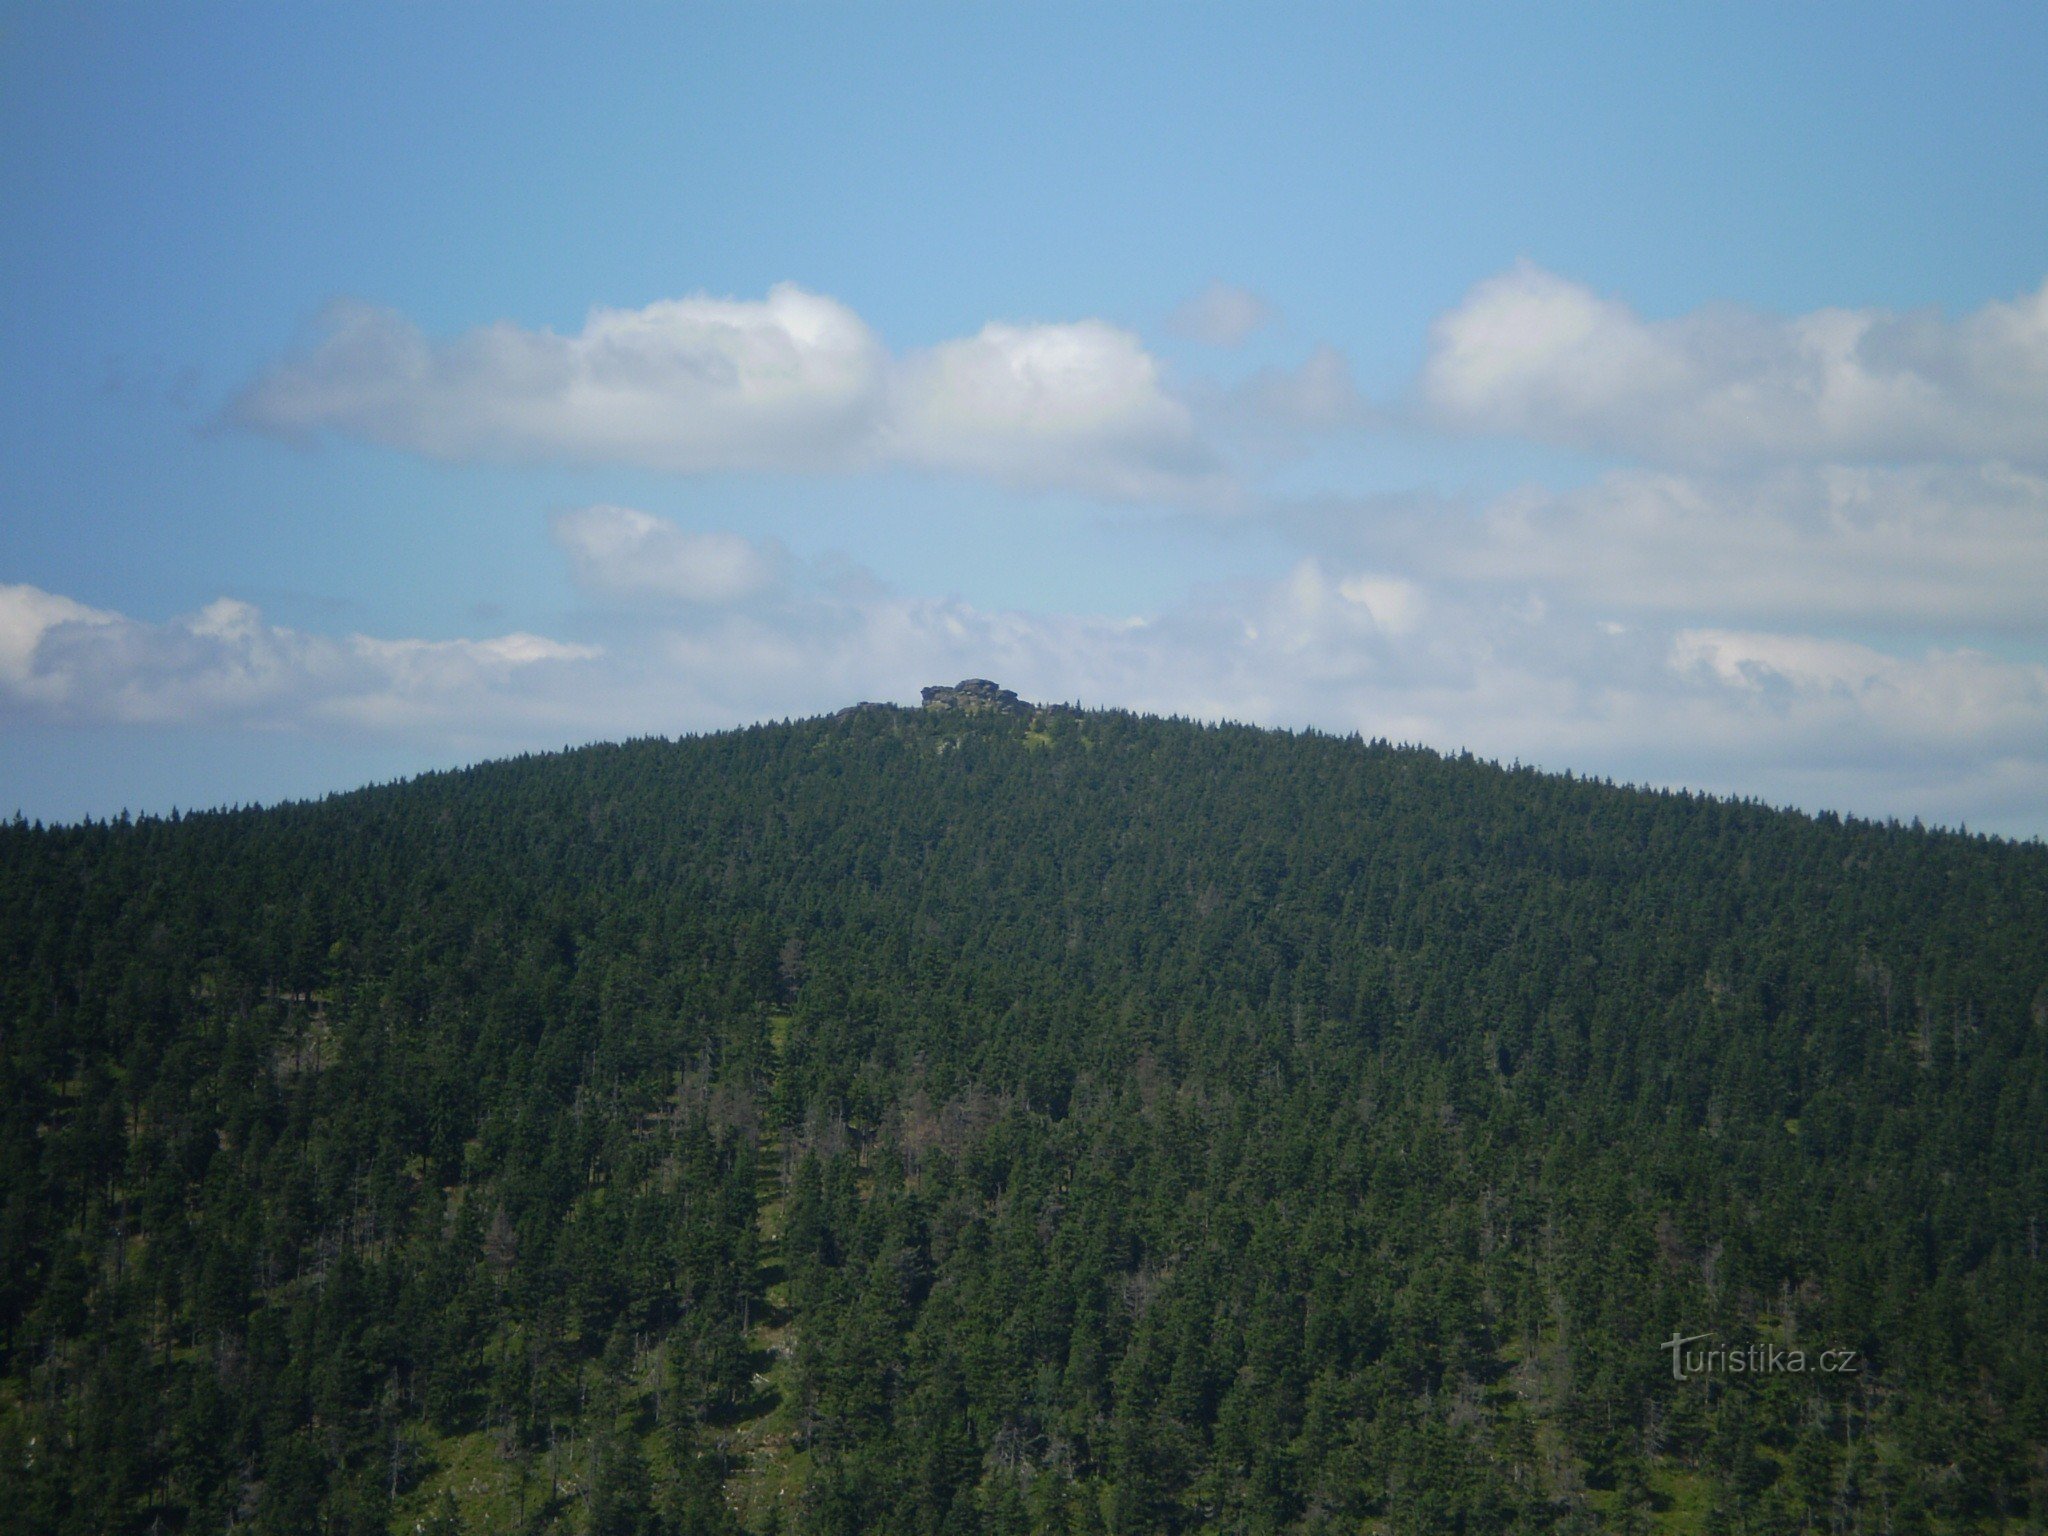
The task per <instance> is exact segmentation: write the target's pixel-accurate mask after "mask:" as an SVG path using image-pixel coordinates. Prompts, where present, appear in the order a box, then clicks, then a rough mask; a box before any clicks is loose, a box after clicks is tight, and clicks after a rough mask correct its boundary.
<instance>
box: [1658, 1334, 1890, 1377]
mask: <svg viewBox="0 0 2048 1536" xmlns="http://www.w3.org/2000/svg"><path fill="white" fill-rule="evenodd" d="M1712 1338H1713V1335H1712V1334H1711V1333H1679V1332H1677V1331H1675V1330H1674V1331H1673V1333H1672V1335H1671V1337H1670V1338H1668V1339H1666V1340H1665V1341H1664V1342H1663V1343H1662V1344H1659V1345H1658V1346H1657V1347H1658V1348H1659V1349H1668V1350H1670V1351H1671V1379H1672V1380H1673V1381H1690V1380H1692V1379H1693V1378H1694V1377H1695V1376H1778V1375H1797V1374H1799V1373H1801V1372H1804V1371H1811V1370H1818V1371H1820V1372H1822V1373H1824V1374H1826V1375H1829V1376H1854V1375H1856V1374H1857V1373H1858V1372H1859V1371H1860V1370H1861V1367H1860V1366H1859V1365H1858V1364H1857V1360H1856V1351H1855V1350H1853V1349H1823V1350H1821V1351H1819V1352H1818V1353H1817V1354H1812V1355H1809V1354H1808V1353H1807V1352H1806V1351H1805V1350H1803V1349H1788V1348H1784V1347H1782V1346H1780V1345H1777V1344H1750V1345H1747V1346H1745V1347H1743V1348H1739V1349H1718V1348H1711V1347H1710V1348H1702V1349H1693V1348H1691V1347H1690V1346H1692V1345H1694V1344H1705V1343H1706V1342H1707V1341H1708V1340H1710V1339H1712Z"/></svg>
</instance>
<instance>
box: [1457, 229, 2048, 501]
mask: <svg viewBox="0 0 2048 1536" xmlns="http://www.w3.org/2000/svg"><path fill="white" fill-rule="evenodd" d="M1418 393H1419V395H1420V398H1421V401H1422V403H1423V405H1424V407H1425V408H1426V410H1427V411H1428V413H1429V414H1430V415H1431V416H1432V417H1433V418H1434V419H1435V420H1436V421H1438V422H1440V423H1442V424H1444V425H1446V426H1449V427H1452V428H1455V429H1458V430H1462V431H1469V432H1481V433H1490V434H1501V435H1507V436H1516V437H1526V438H1532V439H1535V440H1537V441H1541V442H1546V443H1556V444H1562V445H1565V446H1570V447H1575V448H1587V449H1593V450H1597V451H1603V452H1614V453H1620V454H1625V455H1629V456H1632V457H1641V458H1646V459H1654V460H1661V461H1666V462H1693V463H1697V462H1726V461H1754V460H1762V459H1837V460H1856V461H1909V460H1915V459H1947V458H1971V457H1990V458H2003V459H2011V460H2016V461H2024V462H2040V461H2042V460H2044V459H2048V285H2044V286H2043V287H2042V288H2040V289H2038V290H2036V291H2035V292H2034V293H2031V294H2027V295H2024V296H2022V297H2020V298H2018V299H2016V300H2013V301H2012V302H2009V303H1991V304H1987V305H1985V306H1984V307H1983V308H1981V309H1978V310H1976V311H1974V312H1972V313H1970V314H1967V315H1965V316H1963V317H1961V318H1960V319H1954V320H1950V319H1946V318H1944V317H1942V316H1940V315H1937V314H1932V313H1920V312H1915V313H1906V314H1901V313H1895V312H1892V311H1889V310H1878V309H1824V310H1816V311H1814V312H1813V313H1811V314H1805V315H1797V316H1793V317H1791V318H1780V317H1776V316H1771V315H1766V314H1761V313H1758V312H1756V311H1753V310H1747V309H1742V308H1738V307H1735V306H1720V307H1715V308H1708V309H1702V310H1698V311H1695V312H1694V313H1691V314H1688V315H1683V316H1680V317H1678V318H1676V319H1671V320H1647V319H1645V318H1643V317H1642V316H1641V315H1639V314H1637V313H1636V312H1635V311H1634V310H1633V309H1631V308H1630V307H1629V306H1628V305H1626V304H1625V303H1622V302H1621V301H1619V300H1616V299H1612V298H1608V297H1604V296H1602V295H1600V294H1597V293H1595V292H1593V291H1592V290H1591V289H1589V288H1587V287H1585V286H1583V285H1582V284H1579V283H1575V282H1572V281H1570V280H1568V279H1566V278H1563V277H1559V276H1557V275H1556V274H1554V273H1550V272H1546V271H1544V270H1543V269H1542V268H1540V267H1536V266H1533V265H1530V264H1527V263H1524V264H1522V265H1520V266H1517V267H1515V268H1514V269H1513V270H1511V271H1508V272H1505V273H1503V274H1501V275H1499V276H1497V277H1493V278H1489V279H1488V280H1486V281H1485V282H1483V283H1481V284H1479V286H1478V287H1476V288H1475V289H1473V290H1472V292H1471V293H1470V294H1469V295H1467V297H1466V298H1465V300H1464V302H1463V303H1461V304H1460V305H1459V306H1458V307H1457V308H1456V309H1454V310H1453V311H1451V312H1450V313H1449V314H1447V315H1445V316H1443V317H1442V318H1441V319H1439V320H1438V321H1437V322H1436V324H1435V326H1434V327H1433V328H1432V330H1431V335H1430V349H1429V355H1428V359H1427V361H1426V363H1425V365H1424V367H1423V370H1422V374H1421V377H1420V379H1419V381H1418Z"/></svg>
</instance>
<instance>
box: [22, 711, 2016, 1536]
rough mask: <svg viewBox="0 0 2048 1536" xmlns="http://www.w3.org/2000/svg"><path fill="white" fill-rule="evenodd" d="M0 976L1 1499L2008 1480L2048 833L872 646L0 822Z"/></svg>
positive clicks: (723, 1498) (600, 1501) (99, 1506)
mask: <svg viewBox="0 0 2048 1536" xmlns="http://www.w3.org/2000/svg"><path fill="white" fill-rule="evenodd" d="M0 1029H4V1031H5V1033H4V1036H0V1077H4V1093H0V1105H4V1116H5V1118H4V1126H0V1138H4V1139H0V1169H4V1178H5V1181H6V1182H5V1186H4V1191H0V1251H4V1253H5V1254H6V1256H7V1262H6V1264H5V1266H4V1272H0V1340H4V1346H5V1351H6V1353H5V1358H4V1365H0V1372H4V1377H5V1380H4V1383H0V1499H4V1500H5V1503H6V1507H8V1508H10V1509H11V1510H15V1511H19V1512H20V1518H21V1519H22V1520H23V1521H24V1528H26V1529H53V1530H79V1531H98V1530H118V1529H134V1530H146V1529H150V1528H151V1527H152V1523H153V1522H158V1523H160V1526H161V1527H162V1528H181V1527H182V1528H187V1529H195V1530H197V1529H209V1530H210V1529H221V1528H226V1527H228V1526H230V1525H240V1524H253V1525H255V1526H256V1527H257V1528H258V1529H263V1530H275V1531H293V1532H297V1531H307V1530H316V1529H317V1530H351V1531H356V1530H360V1531H371V1530H385V1529H394V1530H395V1529H408V1530H410V1529H414V1528H416V1527H417V1526H418V1525H419V1524H420V1523H421V1522H427V1523H428V1524H429V1525H431V1524H432V1522H435V1521H439V1522H442V1523H443V1525H450V1524H466V1525H467V1527H468V1528H470V1529H474V1530H482V1529H507V1528H520V1527H528V1528H533V1529H551V1528H552V1529H563V1530H585V1529H588V1530H592V1531H603V1532H611V1531H633V1530H652V1529H681V1530H690V1531H708V1530H720V1529H733V1528H735V1527H736V1526H738V1525H740V1524H744V1525H745V1526H746V1527H747V1528H749V1529H754V1530H767V1529H771V1528H773V1529H783V1530H800V1531H806V1532H810V1531H816V1532H827V1531H903V1532H924V1531H931V1532H939V1531H953V1530H975V1529H986V1530H991V1531H1006V1532H1007V1531H1019V1532H1023V1531H1069V1530H1071V1531H1093V1530H1110V1531H1116V1532H1126V1531H1130V1532H1136V1531H1160V1530H1261V1531H1264V1530H1275V1531H1277V1530H1283V1529H1301V1530H1355V1529H1359V1528H1361V1527H1363V1528H1367V1529H1388V1530H1404V1531H1405V1530H1413V1531H1438V1530H1448V1529H1465V1530H1509V1529H1536V1528H1579V1529H1589V1530H1591V1529H1628V1528H1650V1529H1654V1528H1672V1529H1685V1528H1714V1529H1728V1530H1771V1531H1776V1530H1785V1531H1796V1530H1801V1529H1823V1528H1825V1529H1831V1530H1837V1529H1839V1530H1872V1531H1875V1530H1880V1529H1883V1530H1892V1531H1903V1530H1914V1529H1979V1528H1981V1529H1996V1528H1999V1525H1998V1523H1999V1522H2000V1521H2028V1520H2031V1521H2033V1522H2035V1526H2034V1527H2029V1528H2038V1525H2039V1522H2041V1521H2042V1520H2043V1518H2044V1516H2048V1486H2044V1484H2048V1474H2044V1460H2043V1457H2044V1448H2048V1385H2044V1383H2048V1345H2044V1342H2043V1341H2044V1339H2048V1270H2044V1269H2043V1267H2042V1263H2041V1258H2040V1252H2039V1248H2040V1236H2041V1234H2040V1233H2039V1230H2038V1229H2039V1225H2040V1218H2041V1217H2042V1216H2043V1215H2048V1171H2044V1167H2048V1159H2044V1151H2043V1149H2044V1146H2048V850H2044V849H2042V848H2041V847H2039V846H2038V845H2027V846H2014V845H2008V844H1999V843H1994V842H1988V841H1985V840H1982V839H1971V838H1966V837H1960V836H1953V835H1948V834H1935V833H1926V832H1921V831H1917V830H1907V829H1901V828H1897V827H1880V826H1871V825H1863V824H1854V823H1851V824H1843V823H1841V822H1839V821H1836V820H1834V819H1832V818H1822V819H1819V820H1814V819H1809V818H1806V817H1803V816H1799V815H1794V814H1788V813H1781V812H1775V811H1769V810H1765V809H1762V808H1759V807H1755V806H1748V805H1737V804H1730V803H1727V802H1721V801H1714V800H1707V799H1701V798H1697V797H1685V796H1672V795H1661V794H1650V793H1643V792H1637V791H1630V790H1621V789H1616V788H1613V787H1611V786H1607V785H1603V784H1596V783H1588V782H1584V781H1574V780H1571V779H1568V778H1559V777H1553V776H1545V775H1539V774H1536V773H1533V772H1528V771H1521V770H1503V769H1500V768H1497V767H1493V766H1490V765H1486V764H1482V763H1477V762H1473V761H1471V760H1469V759H1446V758H1441V757H1438V756H1436V755H1435V754H1432V753H1428V752H1424V751H1417V750H1405V749H1395V748H1391V747H1388V746H1385V745H1384V744H1367V743H1362V742H1359V741H1356V740H1339V739H1334V738H1328V737H1320V736H1289V735H1284V734H1278V733H1268V732H1259V731H1253V730H1248V729H1242V728H1235V727H1227V728H1214V727H1202V726H1196V725H1192V724H1186V723H1181V722H1169V721H1160V720H1153V719H1141V718H1137V717H1132V716H1127V715H1121V714H1113V713H1090V714H1077V713H1072V712H1057V713H1041V714H1039V715H1037V716H1035V717H1024V716H1016V717H1013V716H1010V715H1008V714H1004V713H1000V712H990V713H985V714H976V715H972V716H968V715H963V714H960V713H957V712H950V711H934V712H910V711H899V710H889V709H879V708H869V709H863V710H859V711H854V712H849V713H847V714H845V715H842V716H840V717H836V718H834V719H831V720H818V721H807V722H802V723H799V724H794V725H785V726H779V727H771V728H762V729H756V730H749V731H742V732H735V733H732V734H728V735H722V736H715V737H708V738H701V739H695V740H688V741H684V742H680V743H673V744H671V743H664V742H637V743H632V744H628V745H625V746H619V747H601V748H591V749H586V750H583V751H579V752H573V753H566V754H562V755H559V756H552V757H542V758H527V759H520V760H517V761H511V762H504V763H498V764H492V765H488V766H485V767H481V768H477V769H472V770H468V771H465V772H462V773H454V774H442V775H434V776H430V777H428V778H424V779H421V780H418V781H415V782H412V783H409V784H403V785H396V786H391V787H388V788H383V789H377V790H369V791H364V792H361V793H359V794H355V795H349V796H340V797H335V798H333V799H330V800H327V801H323V802H321V803H319V804H316V805H304V806H288V807H282V808H278V809H275V810H270V811H254V812H239V813H231V814H219V815H206V816H196V817H189V818H185V819H183V820H181V821H177V822H160V821H147V822H142V823H138V824H134V825H128V824H125V823H124V824H122V825H118V826H97V827H88V828H77V829H58V830H42V829H31V828H27V827H24V826H20V825H16V826H15V827H13V828H10V829H4V830H0ZM764 1202H766V1204H767V1205H768V1206H770V1207H771V1209H770V1211H769V1213H768V1219H765V1220H764V1219H763V1217H762V1206H763V1203H764ZM1691 1335H1704V1336H1708V1337H1706V1338H1704V1339H1702V1340H1701V1341H1700V1342H1698V1343H1695V1344H1694V1345H1692V1346H1690V1348H1691V1349H1692V1350H1694V1351H1695V1352H1704V1351H1708V1350H1713V1349H1719V1350H1721V1351H1722V1355H1721V1357H1720V1361H1719V1363H1718V1365H1717V1364H1716V1363H1715V1362H1714V1361H1713V1360H1712V1359H1708V1358H1704V1357H1703V1358H1702V1364H1701V1366H1700V1368H1699V1369H1698V1370H1694V1371H1689V1372H1687V1373H1686V1374H1687V1377H1688V1379H1685V1380H1675V1379H1674V1375H1673V1367H1674V1359H1673V1355H1674V1351H1671V1350H1667V1349H1664V1348H1661V1347H1660V1346H1661V1345H1662V1344H1664V1343H1665V1342H1666V1341H1667V1340H1669V1339H1671V1338H1673V1337H1674V1336H1691ZM1752 1346H1756V1347H1757V1348H1758V1349H1759V1350H1760V1351H1761V1353H1752V1352H1751V1348H1752ZM1772 1349H1775V1350H1776V1351H1777V1356H1776V1357H1775V1359H1774V1357H1773V1356H1772V1354H1771V1353H1770V1351H1771V1350H1772ZM1824 1353H1825V1354H1828V1355H1831V1356H1833V1357H1834V1358H1835V1360H1836V1362H1837V1363H1839V1364H1843V1365H1845V1366H1850V1365H1853V1369H1849V1368H1845V1369H1840V1370H1827V1371H1824V1370H1822V1369H1821V1363H1820V1362H1821V1357H1822V1355H1823V1354H1824ZM1794 1354H1798V1355H1799V1356H1800V1357H1801V1359H1802V1362H1803V1363H1804V1365H1805V1369H1803V1370H1796V1371H1795V1370H1793V1369H1791V1364H1790V1362H1791V1360H1792V1358H1793V1355H1794ZM1736 1358H1740V1359H1742V1360H1743V1361H1744V1362H1745V1364H1744V1367H1743V1369H1742V1371H1741V1372H1740V1374H1737V1372H1736V1370H1735V1368H1734V1367H1733V1365H1732V1364H1731V1363H1730V1362H1731V1361H1732V1360H1734V1359H1736ZM1676 1363H1677V1365H1678V1366H1679V1368H1680V1369H1681V1370H1683V1369H1684V1364H1685V1362H1684V1359H1683V1358H1682V1357H1681V1358H1680V1359H1679V1360H1678V1361H1677V1362H1676ZM1754 1366H1766V1367H1774V1368H1769V1369H1755V1368H1753V1367H1754Z"/></svg>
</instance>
